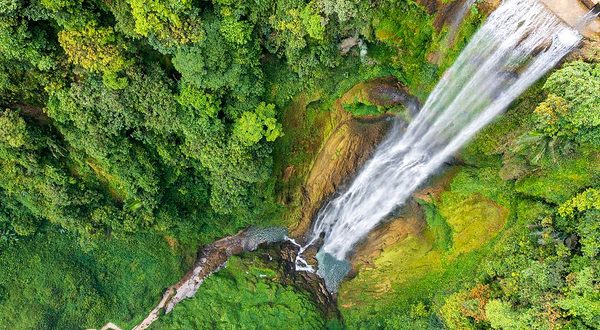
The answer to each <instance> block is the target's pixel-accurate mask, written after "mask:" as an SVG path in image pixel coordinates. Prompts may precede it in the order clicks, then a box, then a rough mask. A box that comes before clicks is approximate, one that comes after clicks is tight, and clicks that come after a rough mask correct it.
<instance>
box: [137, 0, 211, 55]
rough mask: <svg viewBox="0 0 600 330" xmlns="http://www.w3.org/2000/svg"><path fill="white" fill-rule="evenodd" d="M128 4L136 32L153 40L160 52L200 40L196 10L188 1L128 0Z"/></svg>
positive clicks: (200, 33) (200, 28)
mask: <svg viewBox="0 0 600 330" xmlns="http://www.w3.org/2000/svg"><path fill="white" fill-rule="evenodd" d="M129 4H130V5H131V14H132V16H133V19H134V21H135V32H136V33H138V34H139V35H141V36H144V37H151V38H154V39H156V40H157V41H158V45H157V46H158V47H159V50H160V51H162V52H170V50H171V49H173V48H176V47H179V46H183V45H187V44H190V43H194V42H197V41H200V40H201V39H202V36H203V32H202V27H201V22H200V19H199V17H198V12H199V10H198V9H197V8H194V7H193V6H192V1H190V0H168V1H160V0H149V1H148V0H129Z"/></svg>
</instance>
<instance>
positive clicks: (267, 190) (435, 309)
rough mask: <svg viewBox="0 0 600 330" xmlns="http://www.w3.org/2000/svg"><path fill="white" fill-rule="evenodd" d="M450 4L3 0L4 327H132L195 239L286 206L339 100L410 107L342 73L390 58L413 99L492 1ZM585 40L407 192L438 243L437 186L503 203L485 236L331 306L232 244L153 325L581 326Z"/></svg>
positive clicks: (598, 158)
mask: <svg viewBox="0 0 600 330" xmlns="http://www.w3.org/2000/svg"><path fill="white" fill-rule="evenodd" d="M453 2H454V1H453V0H441V1H413V0H373V1H366V0H360V1H351V0H310V1H308V0H248V1H243V0H210V1H206V0H197V1H191V0H143V1H142V0H111V1H106V0H39V1H38V0H31V1H28V0H0V328H3V329H79V328H97V327H101V326H102V325H104V324H106V323H107V322H108V321H113V322H116V323H118V324H119V325H121V326H122V327H123V328H126V327H132V326H134V325H135V324H137V323H139V321H141V319H142V318H143V317H144V316H145V315H147V312H148V311H149V310H150V309H151V308H153V306H154V305H155V303H156V300H157V298H158V297H159V296H160V294H161V293H162V292H163V291H164V289H165V288H167V287H168V286H170V285H172V284H174V283H176V281H177V280H178V279H179V278H180V276H181V275H183V274H184V273H185V271H186V270H187V269H189V268H190V267H191V266H192V265H193V263H194V261H195V257H196V251H197V249H198V247H200V246H202V245H205V244H208V243H210V242H213V241H214V240H216V239H218V238H221V237H224V236H226V235H231V234H234V233H236V232H238V231H239V230H241V229H244V228H247V227H249V226H251V225H272V224H276V225H282V226H285V225H289V223H290V219H292V221H298V219H297V218H299V217H300V216H298V213H294V212H295V211H290V210H291V209H293V208H294V207H297V209H299V207H298V205H299V204H298V199H300V198H304V195H303V194H304V193H306V192H305V191H304V190H302V185H303V184H304V181H303V180H304V179H305V178H306V176H307V173H304V172H302V171H305V168H303V166H306V165H307V164H309V165H310V164H312V162H313V161H314V158H315V155H316V151H319V149H320V148H321V147H322V146H323V145H324V143H325V141H324V139H325V138H326V137H327V136H328V134H331V131H332V130H333V128H334V122H335V121H336V120H339V116H348V117H344V118H350V117H361V116H363V115H367V117H366V118H374V117H375V116H377V115H379V114H382V113H386V112H387V115H389V114H395V115H398V114H400V113H406V111H405V110H406V109H400V110H399V109H398V108H393V107H388V106H376V105H374V104H366V103H368V102H366V103H364V104H363V103H360V102H358V101H356V100H355V102H354V103H352V104H350V105H347V106H346V105H344V106H346V108H344V106H342V105H340V104H342V103H343V101H347V100H342V97H343V95H344V94H345V93H347V92H348V91H349V90H351V88H353V86H358V85H360V84H361V83H363V82H367V81H372V80H373V79H375V78H377V79H380V78H388V77H393V79H394V81H395V83H396V85H397V86H401V87H399V88H401V89H402V90H403V91H406V92H407V93H409V94H412V95H414V97H415V99H419V100H421V101H423V100H425V99H426V98H427V95H428V93H429V92H430V91H431V90H432V88H433V87H434V86H435V84H436V83H437V81H438V80H439V79H440V77H441V76H442V75H443V73H444V71H445V70H446V69H447V68H448V67H449V66H450V65H451V64H452V62H453V61H454V59H455V58H456V57H457V56H458V54H459V52H460V50H461V49H462V48H463V47H464V45H465V44H466V42H467V41H468V40H469V37H470V36H471V35H472V34H473V33H474V32H475V31H476V29H477V27H478V26H479V25H480V24H481V23H482V22H483V21H484V19H485V17H486V16H487V15H488V14H489V13H490V11H491V9H490V8H489V4H487V2H486V1H477V2H475V3H474V4H473V5H472V6H471V7H470V8H469V7H467V9H468V10H467V11H466V12H465V13H466V16H465V17H464V20H463V22H462V24H461V25H460V26H459V27H457V29H456V30H453V29H452V28H451V26H450V25H452V24H451V18H452V17H450V14H448V13H453V12H455V11H456V8H455V7H453V6H455V5H453ZM453 8H454V9H453ZM444 15H445V16H444ZM586 45H587V46H588V47H587V48H586V49H584V50H581V51H578V52H577V54H576V55H573V56H572V57H569V58H568V59H567V60H566V61H565V62H564V63H563V64H561V65H560V67H559V68H557V69H556V70H554V71H552V72H551V73H550V74H548V75H547V76H546V77H544V78H543V79H542V81H541V82H539V83H538V84H537V85H535V86H534V87H532V88H531V89H530V90H529V91H528V92H527V93H526V94H525V95H523V96H522V97H521V98H520V99H519V100H518V101H516V102H515V104H513V105H512V106H511V108H510V109H509V110H508V111H507V113H506V114H504V115H502V116H501V117H500V118H499V119H498V120H497V121H496V122H494V123H493V124H492V125H491V126H489V127H487V128H486V129H485V130H484V131H482V132H481V133H480V134H479V135H478V136H477V137H476V138H475V139H474V140H473V141H472V142H471V143H470V144H469V145H468V146H467V147H466V148H465V149H464V150H463V151H462V152H461V154H460V155H457V157H456V162H455V163H453V166H456V167H457V168H458V170H457V171H458V172H460V174H458V175H457V176H456V177H455V178H453V179H452V180H451V183H449V187H448V188H445V189H446V190H445V191H444V194H442V195H441V196H442V197H440V198H438V200H435V199H432V200H427V201H424V200H422V201H419V205H420V207H422V208H423V209H424V210H426V212H425V213H426V214H427V226H429V227H428V228H429V229H432V233H433V234H432V235H433V236H435V240H437V241H436V246H435V249H439V251H438V250H436V251H437V252H440V251H442V252H440V253H441V254H443V255H444V256H445V257H448V256H449V255H450V254H451V253H452V251H453V249H454V248H455V246H454V245H453V244H454V243H453V242H452V240H451V236H452V234H453V231H452V230H453V229H452V228H451V227H450V226H449V225H448V224H447V223H446V222H447V219H445V218H444V214H445V215H446V216H447V215H448V214H447V213H444V212H445V211H444V212H442V211H440V207H441V209H443V210H448V209H452V208H453V207H458V206H457V205H459V202H460V201H464V200H468V201H478V200H482V199H487V200H489V201H491V202H490V205H497V206H499V207H503V208H505V209H506V210H507V211H506V212H507V214H509V215H508V216H507V218H508V220H507V221H506V225H504V227H502V230H501V231H500V232H499V233H498V236H497V237H496V238H493V239H491V240H490V241H489V242H486V244H485V245H482V246H481V247H480V248H478V249H477V250H475V251H473V252H470V253H464V254H461V256H460V257H459V258H457V259H452V260H450V259H444V262H446V263H445V264H444V267H446V266H447V268H443V267H442V268H440V270H439V271H438V272H431V273H428V274H421V275H423V276H422V280H421V281H417V280H415V281H412V282H411V281H406V282H403V283H394V284H393V288H394V289H393V293H389V294H387V295H385V299H384V298H381V300H379V297H377V299H372V300H373V301H375V302H377V304H378V305H376V306H374V305H370V304H369V303H368V302H366V301H367V300H369V299H370V298H369V299H367V298H365V297H367V296H366V294H365V296H362V295H361V297H360V298H357V299H356V300H353V301H351V302H350V303H349V304H345V305H344V304H340V305H339V306H336V308H339V310H340V315H341V317H340V318H339V320H338V319H333V320H326V319H324V318H325V315H322V314H323V313H321V312H320V311H319V309H318V308H317V307H316V306H317V305H318V303H317V302H315V301H312V300H311V298H310V296H309V295H308V294H307V293H306V292H303V291H302V290H301V289H298V288H297V287H292V286H290V285H287V284H284V283H283V280H282V277H283V275H282V274H281V273H280V272H279V273H278V272H275V271H273V270H270V269H267V268H265V269H263V268H260V263H261V262H259V261H255V260H254V259H253V258H250V257H248V256H242V257H239V258H234V259H232V261H231V267H229V268H227V269H226V270H224V271H222V272H220V273H218V274H217V275H216V276H215V277H214V278H211V279H209V280H207V283H206V287H205V288H204V290H205V291H204V293H203V294H205V296H202V297H200V298H198V299H196V300H190V301H187V302H186V303H185V304H182V307H181V310H177V311H176V312H174V313H173V314H172V316H169V318H166V319H165V320H161V322H158V323H157V324H158V327H159V328H172V327H179V328H186V327H194V326H199V325H202V326H204V327H208V326H209V325H214V324H217V323H218V324H220V326H221V327H222V328H244V326H246V327H247V328H249V329H252V328H260V327H278V328H282V327H285V326H289V327H290V328H298V329H309V328H310V329H312V328H323V327H326V328H328V329H345V328H348V329H369V330H370V329H406V328H407V327H408V328H410V326H408V325H409V324H410V325H413V324H416V325H417V326H419V327H420V328H424V329H446V328H448V329H482V328H490V327H491V328H495V329H525V328H528V327H529V328H536V329H554V328H560V327H563V328H565V329H594V328H598V327H600V319H599V315H600V307H599V306H600V305H599V300H600V293H599V292H600V289H599V287H600V283H599V281H598V278H600V275H599V274H600V266H599V264H598V256H599V255H600V227H599V223H600V221H599V220H600V211H599V210H600V154H599V151H600V108H599V106H600V102H599V101H598V100H599V99H600V63H599V61H600V57H599V56H598V54H600V52H599V51H598V49H600V48H599V47H598V41H597V40H586ZM339 107H342V108H341V109H342V111H343V115H340V112H339ZM365 122H366V121H365ZM337 156H339V155H338V154H336V157H337ZM308 167H309V166H308ZM305 172H307V171H305ZM302 175H304V177H303V176H302ZM284 177H285V178H286V179H285V180H287V179H288V177H291V178H292V179H290V180H289V181H286V182H283V181H284V179H283V178H284ZM294 189H295V190H294ZM282 191H284V193H282ZM289 191H292V192H297V193H296V195H293V193H290V195H293V196H292V197H293V198H287V197H289V196H284V197H282V196H283V195H285V193H287V192H289ZM294 198H296V199H294ZM440 205H441V206H440ZM461 205H462V204H461ZM444 207H446V209H444ZM297 209H296V210H297ZM457 213H460V212H457ZM452 214H453V215H454V213H452ZM460 214H462V213H460ZM464 216H465V217H468V216H469V215H464ZM436 235H437V236H436ZM382 253H384V252H382ZM269 258H270V256H269ZM426 261H427V260H426ZM255 262H256V264H255ZM483 264H484V265H485V267H483V266H482V267H476V266H478V265H483ZM361 267H362V266H361ZM359 268H360V267H359ZM455 269H462V270H463V271H464V272H463V273H461V274H459V275H457V274H456V273H453V271H455ZM425 281H429V282H428V283H425ZM349 283H351V284H349V285H350V287H351V286H352V285H354V284H353V283H355V282H349ZM438 284H439V285H438ZM403 285H405V286H403ZM391 287H392V284H390V288H391ZM367 291H368V290H365V292H367ZM398 292H402V293H403V295H399V294H397V293H398ZM213 303H214V304H216V305H214V306H213ZM215 306H216V307H215ZM348 306H350V307H348ZM254 307H256V308H257V313H256V314H255V313H253V312H248V310H251V309H252V308H254ZM207 309H210V310H211V311H212V313H211V314H210V315H207V314H203V315H202V316H201V317H194V315H195V313H199V311H201V312H205V311H206V310H207ZM240 309H243V310H240ZM217 311H221V312H223V313H224V315H225V316H223V317H221V318H218V317H217V316H219V315H216V314H217ZM270 318H271V319H270ZM253 325H254V327H253Z"/></svg>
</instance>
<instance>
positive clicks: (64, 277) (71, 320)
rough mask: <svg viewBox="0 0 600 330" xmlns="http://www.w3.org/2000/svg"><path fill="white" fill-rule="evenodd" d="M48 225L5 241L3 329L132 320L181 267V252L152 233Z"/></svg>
mask: <svg viewBox="0 0 600 330" xmlns="http://www.w3.org/2000/svg"><path fill="white" fill-rule="evenodd" d="M88 248H90V250H82V248H81V245H80V243H79V242H78V241H77V237H75V235H73V234H72V233H69V232H67V231H65V230H64V229H59V228H57V227H56V226H53V225H47V226H43V227H42V228H39V229H38V231H37V233H35V234H33V235H31V236H28V237H26V238H22V239H19V240H18V241H13V242H12V243H11V244H10V245H9V246H4V248H3V250H2V254H0V269H2V276H1V277H0V324H2V327H3V328H5V329H34V328H40V327H43V328H50V329H81V328H89V327H92V328H95V327H97V326H98V324H102V325H103V324H104V323H103V322H106V320H112V321H113V322H116V323H118V324H120V325H121V326H122V327H123V328H126V327H129V328H131V327H133V326H134V325H135V324H136V322H139V321H140V320H141V319H142V318H144V317H145V315H146V314H147V313H148V306H151V305H152V304H154V303H155V300H156V297H159V296H160V294H161V293H162V291H163V290H164V288H165V287H167V286H169V285H171V284H172V283H174V282H177V280H178V279H179V277H180V276H181V275H182V274H183V273H184V269H182V267H181V257H179V256H177V255H175V254H174V253H172V252H171V251H170V249H169V247H168V245H167V243H166V242H165V241H164V240H163V239H162V238H161V237H160V236H158V235H156V234H136V235H133V236H130V237H128V238H126V239H123V240H107V241H96V242H95V244H94V246H93V247H90V246H89V245H88Z"/></svg>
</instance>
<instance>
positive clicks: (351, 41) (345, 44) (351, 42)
mask: <svg viewBox="0 0 600 330" xmlns="http://www.w3.org/2000/svg"><path fill="white" fill-rule="evenodd" d="M358 42H359V39H358V38H355V37H349V38H346V39H344V40H342V42H341V43H340V54H341V55H342V56H344V55H346V54H348V52H349V51H350V49H351V48H352V47H354V46H357V45H358Z"/></svg>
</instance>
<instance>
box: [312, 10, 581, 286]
mask: <svg viewBox="0 0 600 330" xmlns="http://www.w3.org/2000/svg"><path fill="white" fill-rule="evenodd" d="M580 40H581V36H580V35H579V33H578V32H577V31H575V30H574V29H572V28H570V27H568V26H566V25H565V24H564V23H563V22H562V21H560V19H558V18H557V17H556V16H555V15H554V14H553V13H551V12H549V10H547V9H546V7H545V6H544V5H542V4H540V3H538V2H536V1H535V0H506V1H505V2H504V3H502V4H501V5H500V7H499V8H498V9H496V10H495V11H494V12H493V13H492V14H491V15H490V16H489V17H488V19H487V21H486V22H485V23H484V25H483V26H482V27H481V28H480V29H479V31H478V32H477V33H476V34H475V35H474V36H473V37H472V39H471V41H470V42H469V44H468V45H467V46H466V48H465V49H464V50H463V51H462V53H461V54H460V55H459V57H458V58H457V59H456V61H455V63H454V65H453V66H452V67H451V68H450V69H449V70H448V71H447V72H446V73H445V74H444V76H443V77H442V79H441V81H440V82H439V83H438V85H437V86H436V87H435V89H434V90H433V91H432V92H431V94H430V96H429V98H428V99H427V102H426V103H425V105H424V106H423V108H422V110H421V112H420V113H419V114H418V115H417V116H416V117H415V118H414V120H413V121H412V122H411V123H410V125H409V126H408V128H407V129H406V131H405V132H404V133H402V132H401V130H400V129H399V128H396V127H395V128H394V129H392V131H391V132H390V133H389V134H388V136H387V137H386V138H385V140H384V141H383V142H382V143H381V145H380V146H379V147H378V148H377V149H376V151H375V153H374V155H373V157H372V159H370V160H369V161H368V162H367V163H366V164H365V165H364V166H363V168H362V169H361V171H360V173H359V174H358V175H357V176H356V178H355V179H354V180H353V182H352V183H351V185H350V186H349V187H348V188H347V190H346V191H344V192H342V193H341V194H340V195H339V196H338V197H336V198H335V199H333V200H331V201H330V202H328V203H327V204H326V205H325V206H324V207H323V208H322V209H321V210H320V211H319V212H318V213H317V216H316V219H315V221H314V226H313V228H312V230H311V232H310V237H309V240H308V241H309V243H308V245H310V244H313V243H315V242H316V241H317V240H318V239H319V236H321V235H324V241H323V246H322V247H321V249H320V250H319V253H318V254H317V259H318V260H319V268H318V274H320V275H321V276H322V277H324V278H325V282H326V284H327V287H328V289H329V290H331V291H335V290H337V286H338V285H339V282H340V281H341V279H342V278H343V277H344V276H345V275H346V273H347V272H348V270H349V265H348V263H347V261H345V260H346V259H347V258H348V256H349V253H350V252H351V251H352V249H353V248H354V247H355V246H356V245H357V244H358V243H359V242H360V241H361V240H363V239H364V238H365V236H366V235H367V234H368V233H369V232H370V231H371V230H372V229H373V228H375V227H376V226H377V225H378V224H379V223H380V222H381V221H382V220H383V219H384V218H386V216H388V215H389V214H390V213H391V212H392V211H393V210H394V209H396V208H397V207H399V206H400V205H402V204H403V203H404V202H405V201H406V200H407V198H409V197H410V195H411V194H412V193H413V191H414V190H415V189H416V188H417V187H418V186H419V185H420V184H421V183H423V182H424V181H425V180H426V179H427V178H428V177H429V176H430V175H431V174H432V173H433V172H434V171H436V170H437V169H438V168H439V167H440V165H442V164H443V162H444V161H445V160H447V159H448V158H449V157H450V156H452V155H453V154H454V153H455V152H456V151H457V150H458V149H459V148H460V147H461V146H462V145H464V144H465V142H467V140H469V139H470V138H471V137H473V135H475V133H476V132H477V131H479V130H480V129H481V128H482V127H484V126H485V125H486V124H488V123H489V122H490V121H491V120H492V119H493V118H494V117H496V116H497V115H498V114H499V113H501V112H502V111H503V110H504V109H505V108H506V107H508V106H509V105H510V103H511V102H512V101H513V100H514V99H515V98H516V97H517V96H519V95H520V94H521V93H522V92H523V91H525V90H526V89H527V88H528V87H529V86H530V85H531V84H532V83H534V82H535V81H536V80H537V79H539V78H540V77H541V76H542V75H543V74H544V73H546V72H547V71H548V70H550V69H551V68H552V67H554V66H555V65H556V64H557V63H558V62H559V61H560V59H561V58H563V57H564V56H565V55H566V54H567V53H569V52H570V51H571V50H572V49H574V48H575V46H576V45H577V44H578V43H579V42H580Z"/></svg>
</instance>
